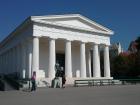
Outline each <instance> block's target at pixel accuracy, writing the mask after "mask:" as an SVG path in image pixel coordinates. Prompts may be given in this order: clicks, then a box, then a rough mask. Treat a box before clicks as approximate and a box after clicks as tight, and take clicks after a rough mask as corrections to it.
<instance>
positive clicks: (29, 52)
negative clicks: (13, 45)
mask: <svg viewBox="0 0 140 105" xmlns="http://www.w3.org/2000/svg"><path fill="white" fill-rule="evenodd" d="M26 53H27V55H26V58H27V62H26V63H27V77H28V78H31V73H32V43H31V42H30V41H27V52H26Z"/></svg>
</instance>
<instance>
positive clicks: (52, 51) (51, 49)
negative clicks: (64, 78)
mask: <svg viewBox="0 0 140 105" xmlns="http://www.w3.org/2000/svg"><path fill="white" fill-rule="evenodd" d="M55 56H56V53H55V39H51V38H50V39H49V71H48V77H49V78H54V77H55Z"/></svg>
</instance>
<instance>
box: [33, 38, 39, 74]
mask: <svg viewBox="0 0 140 105" xmlns="http://www.w3.org/2000/svg"><path fill="white" fill-rule="evenodd" d="M32 59H33V60H32V72H33V71H35V72H37V71H38V70H39V38H38V37H34V38H33V58H32Z"/></svg>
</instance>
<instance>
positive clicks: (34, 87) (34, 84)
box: [31, 71, 36, 91]
mask: <svg viewBox="0 0 140 105" xmlns="http://www.w3.org/2000/svg"><path fill="white" fill-rule="evenodd" d="M31 82H32V88H31V91H35V90H36V72H35V71H34V72H33V75H32V78H31Z"/></svg>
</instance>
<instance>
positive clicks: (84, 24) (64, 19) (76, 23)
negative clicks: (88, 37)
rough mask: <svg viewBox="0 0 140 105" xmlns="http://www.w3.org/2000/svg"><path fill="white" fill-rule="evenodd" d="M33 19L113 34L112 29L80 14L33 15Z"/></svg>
mask: <svg viewBox="0 0 140 105" xmlns="http://www.w3.org/2000/svg"><path fill="white" fill-rule="evenodd" d="M32 18H33V20H37V21H41V22H43V21H44V22H49V23H52V24H55V25H59V26H61V25H62V26H66V27H70V28H77V29H84V30H90V31H93V32H99V33H105V34H113V32H112V31H111V30H109V29H108V28H105V27H104V26H102V25H99V24H97V23H96V22H94V21H92V20H90V19H88V18H86V17H84V16H82V15H79V14H72V15H52V16H33V17H32Z"/></svg>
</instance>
